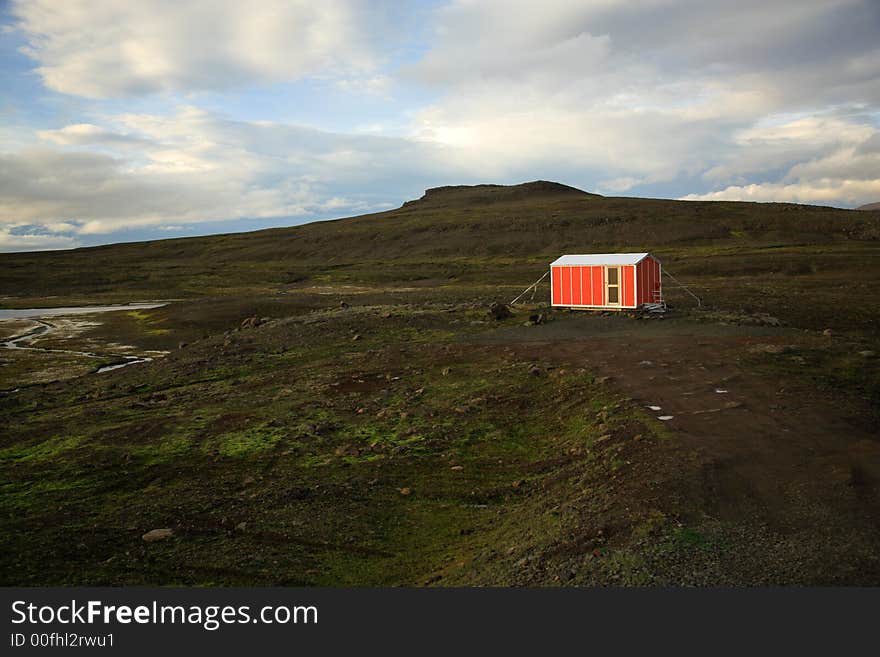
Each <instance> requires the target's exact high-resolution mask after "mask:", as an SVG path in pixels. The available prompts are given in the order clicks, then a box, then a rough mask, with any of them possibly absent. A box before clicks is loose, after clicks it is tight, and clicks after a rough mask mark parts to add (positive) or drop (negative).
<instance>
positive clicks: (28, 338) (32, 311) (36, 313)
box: [0, 303, 167, 374]
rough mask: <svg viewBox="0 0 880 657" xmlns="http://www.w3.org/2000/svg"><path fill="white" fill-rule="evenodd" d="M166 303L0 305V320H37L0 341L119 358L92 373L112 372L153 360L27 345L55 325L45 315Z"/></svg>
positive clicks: (26, 347)
mask: <svg viewBox="0 0 880 657" xmlns="http://www.w3.org/2000/svg"><path fill="white" fill-rule="evenodd" d="M165 305H167V304H164V303H131V304H127V305H114V306H70V307H65V308H0V320H4V319H29V320H32V321H34V322H36V323H37V326H35V327H33V328H31V329H29V330H27V331H25V332H24V333H20V334H18V335H14V336H12V337H11V338H8V339H6V340H4V341H3V342H0V347H2V348H4V349H22V350H28V351H42V352H45V353H57V354H70V355H73V356H84V357H86V358H103V359H106V358H118V359H122V361H123V362H119V363H114V364H112V365H104V366H103V367H99V368H98V369H97V370H96V371H95V373H96V374H101V373H103V372H112V371H113V370H118V369H120V368H122V367H127V366H128V365H134V364H136V363H147V362H150V361H152V360H153V359H152V358H150V357H149V356H124V355H121V354H102V353H96V352H92V351H74V350H72V349H48V348H44V347H34V346H30V343H32V342H33V341H34V340H36V339H37V338H40V337H46V336H47V335H48V334H49V333H51V332H52V331H53V330H55V329H56V328H57V327H56V326H55V325H54V324H53V323H52V322H50V321H47V320H46V318H51V317H63V316H68V315H90V314H93V313H107V312H115V311H119V310H147V309H150V308H161V307H162V306H165Z"/></svg>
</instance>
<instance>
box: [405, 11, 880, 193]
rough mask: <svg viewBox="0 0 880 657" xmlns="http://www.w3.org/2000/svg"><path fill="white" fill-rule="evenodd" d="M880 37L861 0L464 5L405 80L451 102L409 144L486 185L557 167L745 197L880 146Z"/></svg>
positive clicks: (424, 118) (423, 120)
mask: <svg viewBox="0 0 880 657" xmlns="http://www.w3.org/2000/svg"><path fill="white" fill-rule="evenodd" d="M878 29H880V11H878V9H877V6H876V4H873V3H871V2H868V1H867V0H833V1H832V2H827V1H824V0H797V1H787V2H772V3H768V2H765V1H764V0H743V1H742V2H738V3H729V2H721V1H718V2H713V1H710V0H700V1H693V2H691V1H688V0H684V1H674V0H651V1H649V2H645V3H641V2H640V3H632V2H626V1H624V0H602V1H599V2H591V3H572V2H567V1H565V0H546V1H545V2H542V3H541V10H540V11H539V12H536V11H534V6H533V3H531V2H528V1H526V0H506V1H504V2H501V1H497V2H496V1H486V2H470V1H467V2H466V1H464V0H462V1H456V2H452V3H450V4H449V5H446V6H443V7H441V8H440V9H438V10H437V12H436V26H435V29H434V41H433V45H432V48H431V49H430V50H429V51H428V52H427V53H426V55H425V56H424V57H423V59H422V60H421V61H420V62H419V63H417V64H416V65H414V66H412V67H410V68H409V69H407V74H408V75H410V76H413V77H415V78H416V79H419V80H422V81H424V82H426V83H430V84H434V85H437V88H439V89H442V90H443V91H444V92H445V93H444V96H443V97H442V98H441V99H440V100H438V101H436V102H434V103H433V104H432V105H431V106H430V107H427V108H425V109H423V110H422V111H421V112H420V113H419V114H418V115H417V119H418V125H417V126H416V128H415V131H414V134H416V135H418V136H419V138H422V139H427V140H431V141H434V142H435V143H438V144H443V145H447V146H453V147H455V150H454V155H455V157H456V158H457V164H459V165H461V166H463V167H466V168H467V169H468V170H483V171H485V172H487V174H488V176H487V177H492V176H498V177H510V176H511V175H514V174H517V173H519V174H521V175H522V177H535V175H539V176H542V177H543V176H544V174H543V173H542V171H546V170H564V171H567V172H568V174H569V179H574V180H577V179H578V178H581V179H584V180H593V181H596V182H595V183H594V184H595V185H596V186H597V188H598V189H600V190H607V191H610V192H623V191H627V190H630V189H633V188H638V187H639V186H640V185H649V184H653V183H672V182H673V181H675V180H678V179H684V178H687V179H693V178H699V177H701V176H702V178H703V179H704V180H705V181H706V182H708V183H710V184H712V185H724V186H725V189H726V188H728V187H730V188H745V185H744V183H753V182H755V178H754V177H753V176H754V175H755V174H764V177H766V176H767V175H770V176H772V175H776V174H778V175H782V174H784V173H785V172H786V171H789V170H790V171H791V175H792V176H794V177H795V178H790V179H786V180H780V181H778V183H779V186H780V188H785V187H786V186H788V185H791V184H793V183H795V182H796V179H797V180H800V178H798V176H802V177H803V179H804V180H812V179H814V178H816V176H817V175H818V174H817V173H816V172H810V173H807V169H808V168H809V167H810V166H813V165H811V164H810V163H811V162H813V161H814V160H821V159H822V158H825V157H829V156H830V155H831V154H832V153H839V154H838V156H837V158H838V160H840V159H841V158H843V157H844V156H845V154H846V151H845V149H846V148H847V147H848V146H854V145H856V144H859V143H862V142H863V141H864V140H865V139H867V138H868V137H869V136H870V135H871V134H873V132H874V130H875V128H874V125H873V122H874V121H876V119H872V118H871V113H872V112H874V113H876V112H877V107H878V105H880V46H878V43H877V40H876V34H877V30H878ZM841 34H846V35H847V37H846V38H845V39H843V38H841V37H840V35H841ZM840 108H861V109H860V110H859V112H860V115H859V116H856V115H855V114H856V113H859V112H852V111H851V112H850V115H846V113H844V114H843V115H841V116H836V115H834V111H833V110H835V109H840ZM786 117H787V118H786ZM865 163H866V162H865V161H864V160H863V161H860V163H859V164H860V165H863V164H865ZM796 165H800V166H801V168H800V169H797V168H795V167H796ZM815 166H820V167H822V168H827V167H829V166H831V163H830V162H824V163H821V164H819V165H815ZM842 166H843V162H842V161H838V162H836V164H835V167H836V168H838V169H839V168H840V167H842ZM850 168H851V169H852V168H855V165H854V166H851V167H850ZM872 176H874V177H880V175H878V174H877V172H876V170H875V169H874V168H871V167H869V168H868V169H867V170H865V171H863V172H862V174H861V178H863V179H866V180H873V178H872ZM856 188H859V189H863V191H864V193H869V192H870V189H871V186H870V185H869V186H867V187H865V186H855V187H854V186H852V185H842V184H841V185H826V186H821V185H820V186H814V187H811V189H814V192H813V194H814V196H821V197H822V199H823V200H824V199H825V195H827V194H833V190H838V191H839V192H840V193H841V195H842V196H841V197H840V199H839V202H842V203H848V202H850V200H849V199H852V198H854V197H855V196H856V191H855V190H856ZM820 189H821V190H822V191H821V194H820V193H819V191H818V190H820ZM789 191H790V192H792V193H793V190H789ZM780 193H781V192H780ZM805 198H812V197H811V196H809V195H807V197H805Z"/></svg>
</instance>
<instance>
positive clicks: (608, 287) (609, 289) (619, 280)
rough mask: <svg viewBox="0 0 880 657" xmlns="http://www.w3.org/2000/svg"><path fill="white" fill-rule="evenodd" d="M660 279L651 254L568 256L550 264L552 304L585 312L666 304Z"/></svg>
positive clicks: (658, 270) (657, 261)
mask: <svg viewBox="0 0 880 657" xmlns="http://www.w3.org/2000/svg"><path fill="white" fill-rule="evenodd" d="M660 276H661V266H660V261H659V260H657V258H655V257H654V256H652V255H651V254H650V253H591V254H588V255H564V256H562V257H560V258H558V259H557V260H555V261H553V262H552V263H551V264H550V281H551V283H550V287H551V289H552V295H551V303H552V305H554V306H562V307H566V308H583V309H585V310H622V309H624V308H638V307H640V306H644V305H646V304H662V303H663V291H662V287H661V284H660Z"/></svg>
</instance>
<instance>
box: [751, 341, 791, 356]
mask: <svg viewBox="0 0 880 657" xmlns="http://www.w3.org/2000/svg"><path fill="white" fill-rule="evenodd" d="M749 351H751V352H752V353H753V354H774V355H778V354H787V353H791V352H792V351H794V348H793V347H791V346H790V345H783V344H763V343H762V344H756V345H752V346H751V347H749Z"/></svg>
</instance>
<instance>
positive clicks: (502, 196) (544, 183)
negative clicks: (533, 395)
mask: <svg viewBox="0 0 880 657" xmlns="http://www.w3.org/2000/svg"><path fill="white" fill-rule="evenodd" d="M559 196H565V197H571V198H573V197H590V196H592V197H596V198H599V197H600V195H599V194H592V193H590V192H585V191H583V190H581V189H578V188H577V187H571V186H569V185H563V184H562V183H558V182H552V181H549V180H533V181H532V182H525V183H520V184H518V185H490V184H481V185H444V186H441V187H430V188H428V189H426V190H425V193H424V195H422V197H421V198H419V199H416V200H413V201H406V202H405V203H404V204H403V205H404V206H409V205H412V204H416V203H419V204H424V203H431V204H434V203H443V204H447V205H448V204H456V203H457V204H485V203H497V202H501V201H518V200H529V199H534V200H538V199H543V198H549V197H559Z"/></svg>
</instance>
